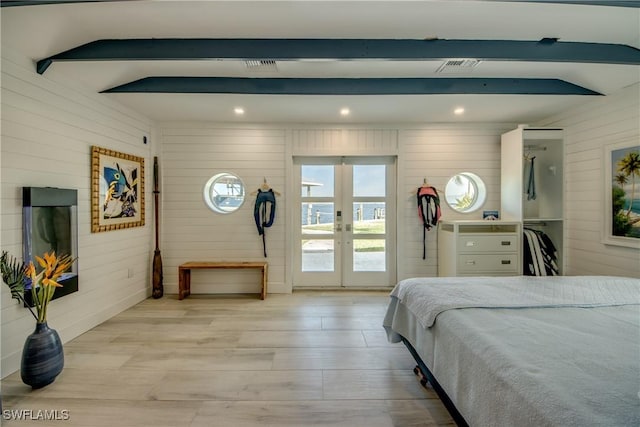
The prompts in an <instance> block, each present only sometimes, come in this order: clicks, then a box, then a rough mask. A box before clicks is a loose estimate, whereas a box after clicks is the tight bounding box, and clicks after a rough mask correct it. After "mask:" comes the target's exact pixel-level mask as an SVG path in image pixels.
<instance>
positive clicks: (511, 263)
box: [457, 253, 518, 274]
mask: <svg viewBox="0 0 640 427" xmlns="http://www.w3.org/2000/svg"><path fill="white" fill-rule="evenodd" d="M457 261H458V271H459V272H460V273H478V274H484V273H517V272H518V253H505V254H486V255H481V254H460V255H458V260H457Z"/></svg>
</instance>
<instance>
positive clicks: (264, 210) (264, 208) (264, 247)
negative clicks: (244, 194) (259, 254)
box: [262, 202, 273, 258]
mask: <svg viewBox="0 0 640 427" xmlns="http://www.w3.org/2000/svg"><path fill="white" fill-rule="evenodd" d="M272 209H273V208H272ZM266 218H267V203H266V202H265V203H263V204H262V251H263V252H264V257H265V258H266V257H267V241H266V236H267V228H266V227H268V226H267V221H266Z"/></svg>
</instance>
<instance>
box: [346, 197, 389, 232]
mask: <svg viewBox="0 0 640 427" xmlns="http://www.w3.org/2000/svg"><path fill="white" fill-rule="evenodd" d="M385 214H386V211H385V203H377V202H376V203H372V202H356V203H354V204H353V234H385V224H386V221H385V218H384V217H385Z"/></svg>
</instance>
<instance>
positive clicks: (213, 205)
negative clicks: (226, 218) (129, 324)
mask: <svg viewBox="0 0 640 427" xmlns="http://www.w3.org/2000/svg"><path fill="white" fill-rule="evenodd" d="M203 195H204V202H205V203H206V204H207V206H208V207H209V209H211V210H212V211H214V212H217V213H221V214H228V213H231V212H234V211H236V210H238V209H240V206H242V204H243V203H244V199H245V189H244V183H243V182H242V180H241V179H240V178H239V177H237V176H236V175H234V174H232V173H228V172H222V173H219V174H217V175H215V176H212V177H211V179H209V181H207V183H206V184H205V186H204V192H203Z"/></svg>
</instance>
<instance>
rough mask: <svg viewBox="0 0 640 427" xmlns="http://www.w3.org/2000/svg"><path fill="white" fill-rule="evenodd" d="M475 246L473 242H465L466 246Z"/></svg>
mask: <svg viewBox="0 0 640 427" xmlns="http://www.w3.org/2000/svg"><path fill="white" fill-rule="evenodd" d="M475 245H476V242H474V241H473V240H469V241H468V242H467V246H475Z"/></svg>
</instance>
